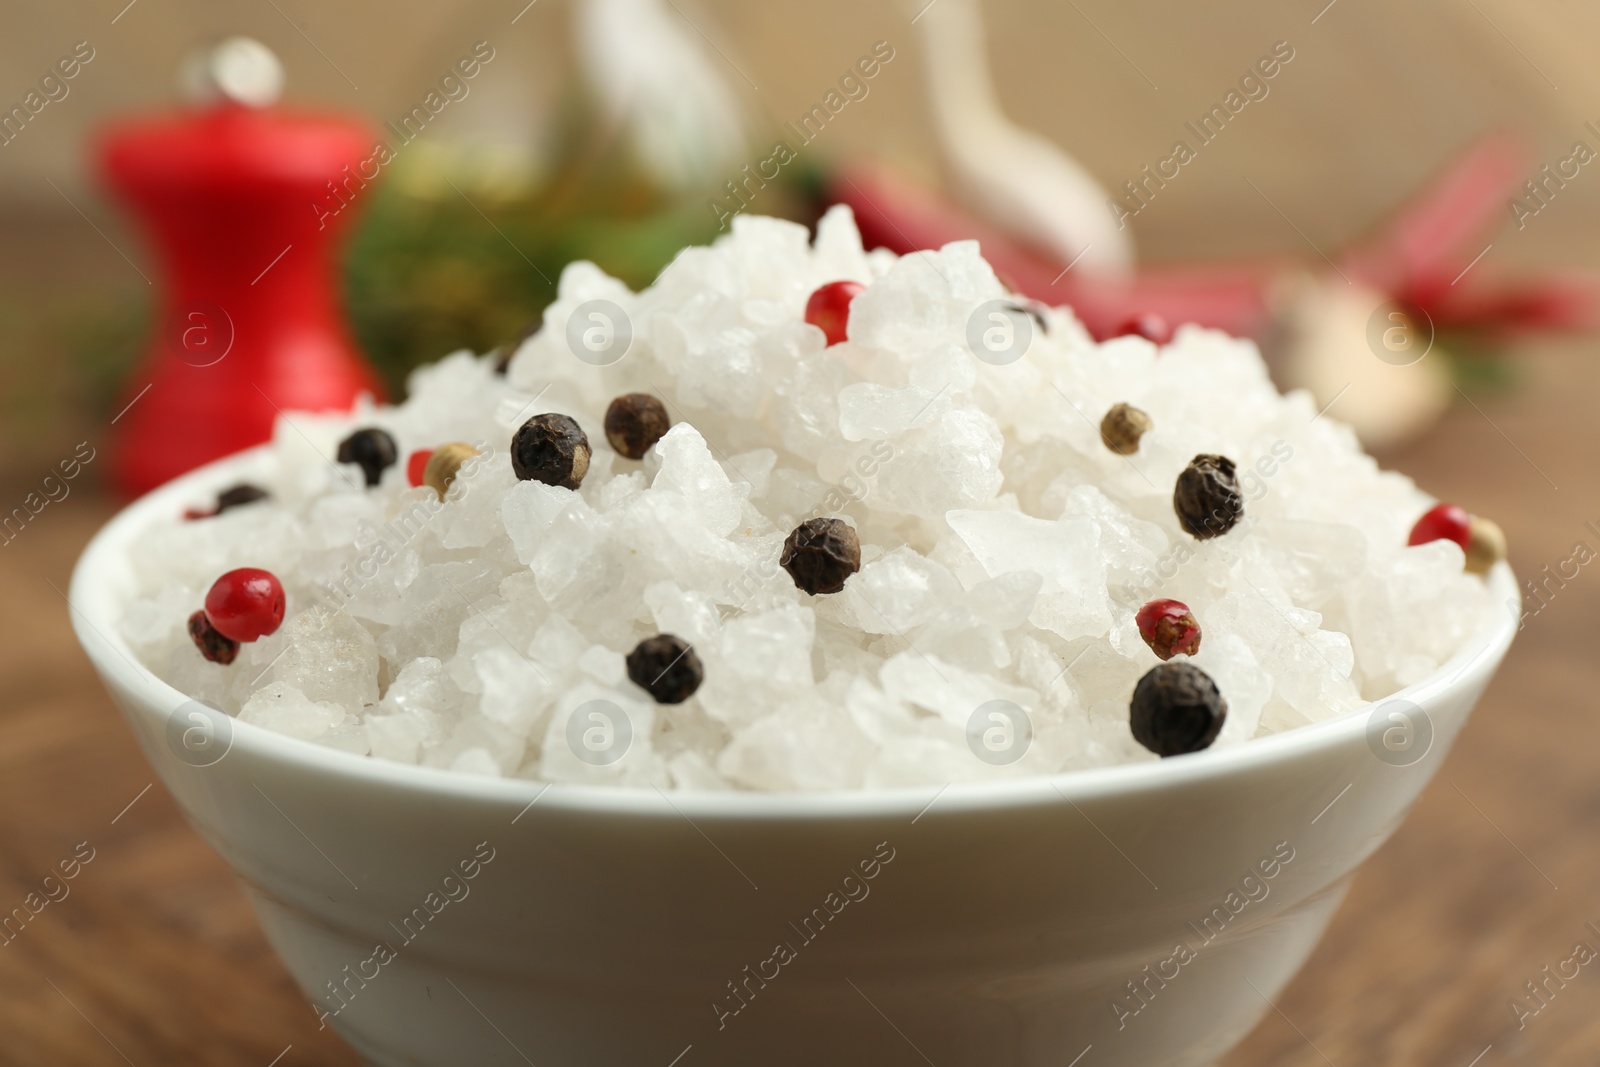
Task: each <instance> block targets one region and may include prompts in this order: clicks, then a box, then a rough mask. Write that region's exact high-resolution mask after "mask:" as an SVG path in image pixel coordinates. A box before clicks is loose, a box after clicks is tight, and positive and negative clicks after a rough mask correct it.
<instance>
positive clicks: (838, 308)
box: [806, 282, 866, 345]
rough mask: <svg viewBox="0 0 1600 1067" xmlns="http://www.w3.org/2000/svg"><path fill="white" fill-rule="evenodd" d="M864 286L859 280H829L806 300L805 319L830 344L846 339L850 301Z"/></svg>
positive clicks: (847, 335)
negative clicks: (818, 330)
mask: <svg viewBox="0 0 1600 1067" xmlns="http://www.w3.org/2000/svg"><path fill="white" fill-rule="evenodd" d="M865 288H866V286H864V285H862V284H861V283H860V282H829V283H828V284H827V285H824V286H823V287H822V288H820V289H818V290H817V291H816V292H814V293H812V294H811V298H810V299H809V300H807V301H806V321H807V322H809V323H810V324H811V325H813V326H815V327H817V328H818V329H820V330H821V331H822V332H823V334H824V335H826V336H827V338H828V344H830V345H836V344H838V343H839V342H840V341H843V340H845V339H847V338H848V337H849V335H850V334H849V326H850V302H851V301H852V300H854V299H855V298H856V294H857V293H859V292H861V290H863V289H865Z"/></svg>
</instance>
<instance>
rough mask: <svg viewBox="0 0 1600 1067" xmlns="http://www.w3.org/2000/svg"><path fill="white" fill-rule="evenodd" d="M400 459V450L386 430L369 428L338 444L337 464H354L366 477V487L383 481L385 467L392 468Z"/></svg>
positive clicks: (358, 431)
mask: <svg viewBox="0 0 1600 1067" xmlns="http://www.w3.org/2000/svg"><path fill="white" fill-rule="evenodd" d="M399 458H400V449H399V448H398V447H397V446H396V445H395V443H394V438H393V437H390V436H389V434H388V432H387V431H386V430H380V429H378V428H377V427H375V426H369V427H367V428H366V429H364V430H357V431H356V432H355V433H353V434H351V435H350V436H349V437H346V438H345V439H344V440H343V441H340V442H339V462H340V463H354V464H355V465H356V466H358V467H360V468H361V470H362V473H364V474H365V475H366V476H367V484H368V485H377V484H378V483H379V482H380V481H382V480H383V471H384V468H385V467H392V466H394V465H395V462H396V461H397V460H399Z"/></svg>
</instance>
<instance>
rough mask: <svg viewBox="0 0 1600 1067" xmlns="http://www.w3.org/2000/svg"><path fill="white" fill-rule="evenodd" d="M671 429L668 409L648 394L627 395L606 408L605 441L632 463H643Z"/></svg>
mask: <svg viewBox="0 0 1600 1067" xmlns="http://www.w3.org/2000/svg"><path fill="white" fill-rule="evenodd" d="M671 428H672V420H671V419H670V418H668V417H667V406H666V405H665V404H663V403H662V402H661V401H660V400H657V399H656V398H655V397H653V396H651V395H650V394H649V393H624V394H623V395H621V396H619V397H617V398H616V399H615V400H613V401H612V402H611V406H610V407H608V408H606V440H607V441H610V442H611V447H612V448H613V449H615V450H616V451H617V453H618V454H619V455H623V456H627V457H628V458H629V459H643V458H644V454H645V453H646V452H648V451H649V450H650V446H651V445H653V444H655V443H656V442H657V441H659V440H661V439H662V438H663V437H665V436H666V433H667V431H668V430H670V429H671Z"/></svg>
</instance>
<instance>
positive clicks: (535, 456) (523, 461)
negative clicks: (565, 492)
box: [511, 412, 590, 489]
mask: <svg viewBox="0 0 1600 1067" xmlns="http://www.w3.org/2000/svg"><path fill="white" fill-rule="evenodd" d="M589 456H590V452H589V438H588V437H587V436H586V435H585V434H584V432H583V429H582V427H580V426H579V425H578V424H577V423H576V422H574V421H573V420H572V419H571V418H570V417H569V416H566V415H562V414H558V413H556V412H550V413H547V414H544V415H535V416H534V417H533V418H531V419H529V420H528V421H527V422H525V423H523V424H522V426H521V427H519V428H518V430H517V432H516V435H515V436H513V437H512V438H511V468H512V469H513V470H515V471H516V472H517V477H518V478H520V479H522V480H523V481H525V482H543V483H544V484H545V485H559V486H562V487H563V488H566V489H576V488H578V486H579V485H581V484H583V476H584V475H585V474H588V473H589Z"/></svg>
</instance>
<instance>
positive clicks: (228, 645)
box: [189, 611, 239, 666]
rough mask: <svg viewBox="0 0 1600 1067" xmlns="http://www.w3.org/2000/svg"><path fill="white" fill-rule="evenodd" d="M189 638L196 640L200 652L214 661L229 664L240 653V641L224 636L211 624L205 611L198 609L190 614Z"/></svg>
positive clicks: (224, 664)
mask: <svg viewBox="0 0 1600 1067" xmlns="http://www.w3.org/2000/svg"><path fill="white" fill-rule="evenodd" d="M189 640H191V641H193V642H194V647H195V648H198V649H199V650H200V654H201V655H202V656H204V657H205V658H206V659H208V660H210V661H211V662H212V663H221V664H222V665H223V666H227V665H228V664H229V663H232V662H233V658H234V657H235V656H237V655H238V654H239V642H237V641H235V640H233V639H232V638H229V637H224V636H222V634H220V633H218V632H217V628H216V627H215V626H212V625H211V620H210V619H208V618H206V613H205V612H204V611H197V612H195V613H194V614H193V615H190V616H189Z"/></svg>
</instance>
